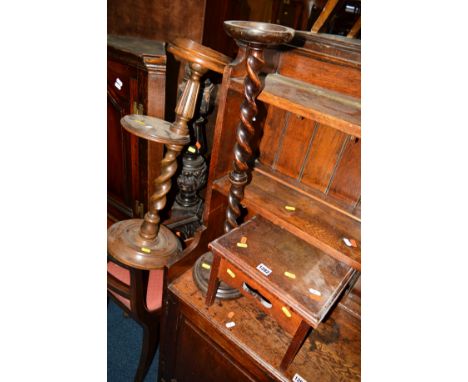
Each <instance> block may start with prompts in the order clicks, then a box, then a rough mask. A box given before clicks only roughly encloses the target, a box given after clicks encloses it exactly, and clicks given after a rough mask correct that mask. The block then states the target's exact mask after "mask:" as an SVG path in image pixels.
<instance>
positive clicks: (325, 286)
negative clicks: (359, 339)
mask: <svg viewBox="0 0 468 382" xmlns="http://www.w3.org/2000/svg"><path fill="white" fill-rule="evenodd" d="M243 237H245V238H246V239H247V242H246V244H247V248H243V247H239V246H238V245H237V244H238V243H240V242H241V239H242V238H243ZM210 247H211V249H212V250H213V251H214V252H215V253H219V254H221V256H222V257H223V258H225V259H226V260H227V262H229V263H231V264H233V265H235V266H236V267H237V268H238V269H241V270H242V272H244V273H245V274H246V275H247V277H248V279H249V281H250V280H252V281H253V282H255V284H257V285H260V286H261V289H265V290H268V291H269V292H271V293H272V294H273V295H274V296H276V297H277V298H278V299H280V300H281V301H282V302H283V305H285V304H287V305H289V306H290V307H291V310H292V311H293V312H297V313H298V314H299V315H300V316H301V317H302V318H304V319H306V321H307V322H308V323H309V324H310V325H313V326H314V327H316V326H317V325H318V324H319V323H320V322H321V320H322V319H323V317H324V316H325V314H326V313H327V312H328V310H329V309H330V308H331V306H332V304H333V302H334V301H335V300H336V299H337V298H338V296H339V295H340V293H341V292H342V291H343V290H344V288H345V287H346V286H347V284H348V282H349V281H350V279H351V277H352V276H353V275H354V273H355V271H354V270H353V269H352V268H351V267H350V266H348V265H346V264H344V263H341V262H339V261H338V260H335V259H334V258H332V257H331V256H328V255H326V254H325V253H324V252H322V251H320V250H319V249H317V248H315V247H313V246H312V245H310V244H309V243H307V242H305V241H303V240H301V239H299V238H298V237H296V236H294V235H292V234H291V233H289V232H288V231H286V230H284V229H281V228H280V227H279V226H277V225H275V224H273V223H271V222H269V221H268V220H266V219H264V218H262V217H261V216H256V217H254V218H252V219H251V220H249V221H248V222H246V223H244V224H243V225H241V226H240V227H238V228H236V229H234V230H232V231H231V232H229V233H228V234H225V235H223V236H221V237H220V238H218V239H216V240H215V241H213V242H212V243H210ZM260 264H264V265H265V266H266V267H268V268H269V269H270V270H271V273H270V274H269V275H268V276H266V275H264V274H262V273H261V272H260V271H259V270H258V269H257V266H259V265H260ZM285 272H288V273H289V274H293V275H294V278H290V277H287V276H286V275H285ZM225 278H226V279H227V280H229V278H230V276H226V277H225ZM310 288H312V289H314V290H316V291H319V292H320V294H321V297H320V298H319V299H314V298H311V296H310V294H311V293H310V292H309V289H310ZM279 310H281V306H280V307H279ZM280 316H282V313H280Z"/></svg>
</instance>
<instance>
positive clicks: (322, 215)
mask: <svg viewBox="0 0 468 382" xmlns="http://www.w3.org/2000/svg"><path fill="white" fill-rule="evenodd" d="M213 186H214V187H215V189H217V190H219V191H220V192H222V193H223V194H225V195H227V193H228V190H229V186H230V183H229V181H228V179H227V178H226V177H224V178H221V179H219V180H217V181H216V182H215V183H214V185H213ZM243 203H244V204H245V205H246V206H247V208H251V209H252V210H253V211H257V212H258V213H259V214H261V215H262V216H264V217H266V218H267V219H269V220H271V221H272V222H274V223H275V224H277V225H279V226H280V227H283V228H285V229H287V230H288V231H290V232H291V233H293V234H294V235H296V236H298V237H300V238H301V239H303V240H305V241H307V242H308V243H310V244H312V245H314V246H316V247H318V248H319V249H321V250H323V251H324V252H326V253H327V254H329V255H331V256H333V257H335V258H336V259H338V260H340V261H343V262H345V263H346V264H349V265H351V266H353V267H354V268H356V269H360V267H361V248H360V241H361V226H360V223H359V222H358V221H356V220H354V219H352V218H350V217H349V216H347V215H344V214H342V213H340V212H338V211H336V210H334V209H333V208H331V207H329V206H327V205H325V204H322V203H320V202H318V201H316V200H314V199H311V198H310V197H308V196H306V195H305V194H302V193H300V192H297V191H295V190H294V189H292V188H290V187H288V186H286V185H284V184H281V183H279V182H275V181H273V180H272V178H269V177H267V176H265V175H264V174H262V173H260V172H258V171H254V173H253V174H252V180H251V182H250V184H249V185H248V186H247V187H246V189H245V199H244V201H243ZM285 206H292V207H295V211H288V210H287V209H286V208H285ZM343 238H348V239H354V240H356V243H357V247H356V248H352V247H348V246H346V244H345V243H344V241H343Z"/></svg>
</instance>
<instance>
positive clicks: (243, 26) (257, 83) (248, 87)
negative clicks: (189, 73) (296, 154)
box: [194, 20, 294, 299]
mask: <svg viewBox="0 0 468 382" xmlns="http://www.w3.org/2000/svg"><path fill="white" fill-rule="evenodd" d="M224 29H225V30H226V33H227V34H228V35H229V36H231V37H232V38H234V40H235V41H236V43H237V45H238V46H239V47H243V48H245V49H246V71H247V75H246V76H245V78H244V100H243V102H242V105H241V110H240V111H241V112H240V121H239V125H238V126H237V132H236V134H237V136H236V139H237V142H236V144H235V146H234V162H233V170H232V171H231V172H230V174H229V181H230V183H231V188H230V191H229V196H228V208H227V210H226V220H225V222H224V232H225V233H227V232H229V231H231V230H232V229H234V228H236V227H237V226H238V222H237V219H238V218H239V217H240V215H241V202H242V199H243V198H244V188H245V186H246V184H247V182H248V178H249V173H250V171H251V168H250V164H249V163H250V161H251V159H252V153H253V149H252V142H251V139H252V137H253V136H254V135H255V132H256V131H255V125H254V122H255V117H256V115H257V111H258V108H257V103H256V102H257V97H258V95H259V94H260V93H261V91H262V90H263V87H264V84H263V83H262V81H261V79H260V73H261V70H262V68H263V66H264V64H265V60H264V50H265V49H266V48H272V47H274V46H277V45H281V44H285V43H287V42H289V41H291V39H292V38H293V37H294V29H291V28H288V27H285V26H282V25H276V24H269V23H262V22H254V21H237V20H236V21H225V22H224ZM212 261H213V254H212V253H211V252H208V253H206V254H204V255H203V256H202V257H200V258H199V260H198V261H197V263H196V264H195V266H194V279H195V281H196V283H197V285H198V287H199V288H200V289H202V290H203V291H204V292H206V291H207V288H208V275H209V274H208V272H203V270H202V268H201V266H200V265H201V264H203V263H207V264H211V263H212ZM240 296H241V294H240V292H239V291H237V290H236V289H234V288H230V287H229V286H228V285H225V284H224V283H223V284H222V285H221V287H220V288H217V292H216V297H217V298H221V299H232V298H237V297H240Z"/></svg>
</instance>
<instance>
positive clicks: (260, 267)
mask: <svg viewBox="0 0 468 382" xmlns="http://www.w3.org/2000/svg"><path fill="white" fill-rule="evenodd" d="M257 269H258V270H259V271H260V272H262V273H263V274H264V275H265V276H269V275H270V273H271V269H270V268H268V267H267V266H266V265H265V264H258V266H257Z"/></svg>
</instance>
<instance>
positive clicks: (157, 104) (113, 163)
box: [107, 36, 166, 220]
mask: <svg viewBox="0 0 468 382" xmlns="http://www.w3.org/2000/svg"><path fill="white" fill-rule="evenodd" d="M107 52H108V59H107V201H108V203H107V210H108V215H109V216H111V217H113V218H114V220H122V219H128V218H131V217H142V214H143V212H144V211H145V210H146V208H147V200H148V196H149V195H151V190H149V189H150V187H151V185H152V180H153V179H154V178H155V177H156V176H157V175H159V172H158V171H157V169H156V168H158V166H159V162H160V160H161V159H162V154H163V148H162V145H158V144H153V145H148V142H147V141H145V140H143V139H140V138H137V137H136V136H134V135H131V134H129V133H128V132H127V131H126V130H125V129H124V128H123V127H122V126H121V124H120V119H121V118H122V117H123V116H125V115H126V114H131V113H140V114H142V113H144V114H147V115H151V116H155V117H159V118H164V101H165V86H166V81H165V78H166V72H165V68H166V56H165V53H164V52H165V50H164V43H163V42H159V41H152V40H145V39H139V38H132V37H122V36H108V45H107ZM148 63H149V64H148Z"/></svg>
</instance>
